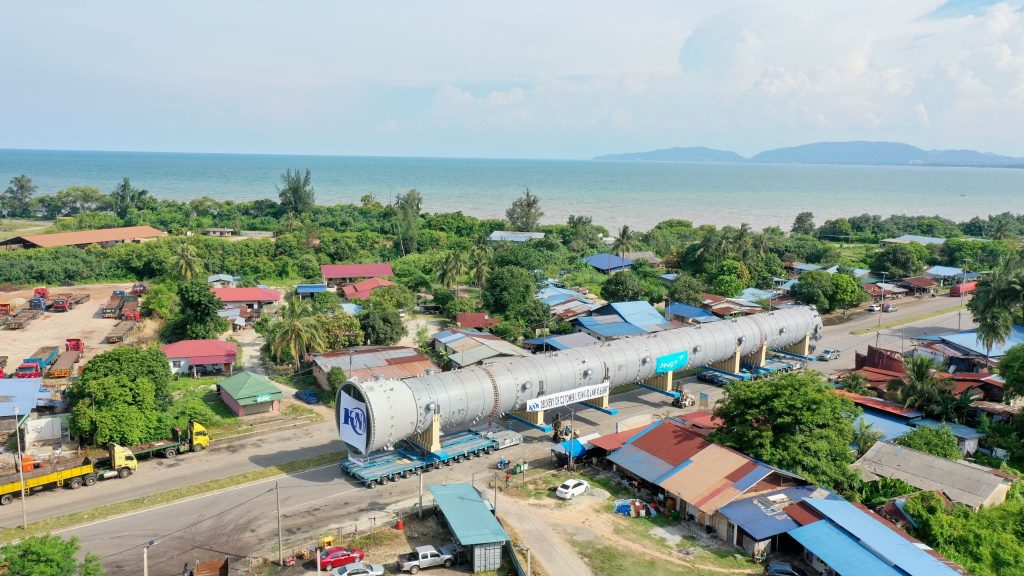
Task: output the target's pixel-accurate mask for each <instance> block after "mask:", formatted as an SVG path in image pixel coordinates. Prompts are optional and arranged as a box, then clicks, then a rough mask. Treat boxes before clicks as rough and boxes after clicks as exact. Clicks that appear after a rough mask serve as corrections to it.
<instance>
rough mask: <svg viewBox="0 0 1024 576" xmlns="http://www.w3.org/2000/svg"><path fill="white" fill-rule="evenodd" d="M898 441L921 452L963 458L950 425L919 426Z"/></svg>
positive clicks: (940, 456) (897, 441) (952, 458)
mask: <svg viewBox="0 0 1024 576" xmlns="http://www.w3.org/2000/svg"><path fill="white" fill-rule="evenodd" d="M896 443H897V444H899V445H900V446H904V447H907V448H910V449H912V450H917V451H919V452H927V453H928V454H931V455H933V456H938V457H939V458H945V459H947V460H959V459H960V458H962V454H961V452H960V445H959V444H958V443H957V439H956V436H955V435H954V434H953V431H952V430H950V428H949V426H940V427H938V428H932V427H930V426H918V427H917V428H914V429H913V430H911V431H910V432H907V433H906V434H904V435H903V436H900V437H899V438H897V439H896Z"/></svg>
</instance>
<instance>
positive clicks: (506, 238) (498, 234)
mask: <svg viewBox="0 0 1024 576" xmlns="http://www.w3.org/2000/svg"><path fill="white" fill-rule="evenodd" d="M542 238H544V233H543V232H512V231H509V230H495V231H494V232H491V235H490V236H488V237H487V239H488V240H490V241H491V242H516V243H520V242H529V241H530V240H540V239H542Z"/></svg>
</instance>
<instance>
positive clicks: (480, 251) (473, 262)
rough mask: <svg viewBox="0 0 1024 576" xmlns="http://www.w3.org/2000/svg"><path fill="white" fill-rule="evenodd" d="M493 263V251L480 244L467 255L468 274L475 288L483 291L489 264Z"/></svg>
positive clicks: (489, 268)
mask: <svg viewBox="0 0 1024 576" xmlns="http://www.w3.org/2000/svg"><path fill="white" fill-rule="evenodd" d="M493 261H494V250H491V248H490V246H484V245H482V244H480V245H477V246H474V247H473V250H471V251H470V253H469V273H470V274H471V275H472V276H473V281H474V282H475V283H476V287H477V288H480V289H483V287H484V282H486V281H487V276H488V275H489V274H490V273H491V262H493Z"/></svg>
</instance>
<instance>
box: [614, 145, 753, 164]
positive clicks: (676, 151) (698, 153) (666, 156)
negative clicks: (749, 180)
mask: <svg viewBox="0 0 1024 576" xmlns="http://www.w3.org/2000/svg"><path fill="white" fill-rule="evenodd" d="M594 160H643V161H646V162H746V161H747V159H746V158H744V157H743V156H740V155H739V154H737V153H735V152H731V151H729V150H715V149H714V148H704V147H703V146H696V147H693V148H665V149H664V150H652V151H650V152H627V153H625V154H609V155H607V156H598V157H597V158H594Z"/></svg>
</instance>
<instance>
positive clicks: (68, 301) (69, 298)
mask: <svg viewBox="0 0 1024 576" xmlns="http://www.w3.org/2000/svg"><path fill="white" fill-rule="evenodd" d="M88 301H89V295H88V294H56V295H54V297H53V298H52V299H51V300H50V311H51V312H67V311H68V310H74V308H75V306H78V305H79V304H81V303H83V302H88Z"/></svg>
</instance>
